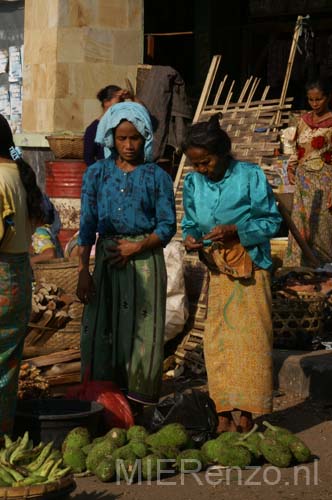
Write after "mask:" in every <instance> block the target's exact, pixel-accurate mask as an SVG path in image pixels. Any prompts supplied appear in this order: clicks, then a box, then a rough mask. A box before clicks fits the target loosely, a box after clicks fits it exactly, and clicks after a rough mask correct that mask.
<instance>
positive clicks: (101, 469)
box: [95, 458, 115, 482]
mask: <svg viewBox="0 0 332 500" xmlns="http://www.w3.org/2000/svg"><path fill="white" fill-rule="evenodd" d="M95 475H96V476H97V478H98V479H100V481H103V482H108V481H112V479H113V478H114V476H115V462H114V460H113V458H103V459H102V460H101V462H100V463H99V464H98V465H97V467H96V470H95Z"/></svg>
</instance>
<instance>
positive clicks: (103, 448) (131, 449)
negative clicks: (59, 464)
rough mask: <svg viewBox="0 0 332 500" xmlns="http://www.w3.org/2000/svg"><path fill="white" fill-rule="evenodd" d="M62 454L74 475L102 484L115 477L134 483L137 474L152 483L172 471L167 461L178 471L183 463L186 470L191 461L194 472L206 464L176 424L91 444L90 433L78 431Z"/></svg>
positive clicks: (120, 432)
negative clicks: (85, 475) (86, 473)
mask: <svg viewBox="0 0 332 500" xmlns="http://www.w3.org/2000/svg"><path fill="white" fill-rule="evenodd" d="M62 453H63V460H64V463H65V465H67V466H69V467H71V469H72V471H73V472H76V473H81V472H83V471H89V472H91V473H93V474H95V475H96V476H97V477H98V478H99V479H100V480H101V481H111V480H113V479H115V478H116V477H117V478H120V479H127V478H128V477H131V479H132V480H134V479H135V476H137V474H138V471H140V473H141V477H142V479H144V480H145V479H149V480H151V479H152V480H153V479H156V478H157V477H158V474H159V473H160V472H162V470H168V469H169V468H170V463H167V460H173V462H172V464H173V467H174V469H175V470H177V469H179V468H180V467H181V459H186V467H187V469H188V468H190V460H193V463H194V466H193V468H194V467H197V461H198V462H199V463H202V464H203V456H202V454H201V452H200V450H197V449H194V443H193V442H192V440H191V438H190V436H189V435H188V433H187V431H186V429H185V428H184V426H183V425H181V424H177V423H175V424H168V425H166V426H164V427H163V428H162V429H160V430H159V431H158V432H156V433H154V434H149V433H148V431H147V430H146V429H145V428H144V427H142V426H140V425H134V426H132V427H130V428H129V429H128V430H127V431H126V430H125V429H120V428H113V429H111V430H110V431H109V432H108V433H107V434H105V435H104V436H102V437H98V438H95V439H94V440H93V441H91V442H90V440H89V433H88V431H87V429H85V428H84V427H76V428H75V429H73V430H71V431H70V432H69V433H68V435H67V437H66V439H65V440H64V442H63V446H62ZM138 462H139V467H138V466H137V463H138ZM188 463H189V465H188Z"/></svg>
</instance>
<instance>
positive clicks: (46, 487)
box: [0, 475, 76, 500]
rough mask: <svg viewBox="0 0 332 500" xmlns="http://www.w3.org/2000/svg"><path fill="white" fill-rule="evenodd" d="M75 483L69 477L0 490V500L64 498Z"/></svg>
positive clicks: (71, 477)
mask: <svg viewBox="0 0 332 500" xmlns="http://www.w3.org/2000/svg"><path fill="white" fill-rule="evenodd" d="M75 488H76V483H75V481H74V479H73V476H71V475H69V476H66V477H64V478H62V479H59V480H58V481H54V482H52V483H45V484H36V485H34V486H19V487H15V488H10V487H2V488H0V498H4V499H6V500H9V499H10V500H24V499H30V498H31V499H33V498H36V499H37V498H38V499H40V500H49V499H51V498H64V497H67V498H68V495H69V494H70V493H71V492H72V491H74V489H75Z"/></svg>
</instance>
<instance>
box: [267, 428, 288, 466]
mask: <svg viewBox="0 0 332 500" xmlns="http://www.w3.org/2000/svg"><path fill="white" fill-rule="evenodd" d="M259 448H260V450H261V452H262V454H263V456H264V458H265V460H267V462H269V463H270V464H271V465H275V466H276V467H288V466H289V465H290V463H291V461H292V453H291V451H290V449H289V448H288V446H285V445H284V444H282V443H280V442H279V441H277V440H276V439H273V438H268V437H265V435H264V436H262V439H261V442H260V444H259Z"/></svg>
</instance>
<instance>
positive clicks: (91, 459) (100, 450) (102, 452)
mask: <svg viewBox="0 0 332 500" xmlns="http://www.w3.org/2000/svg"><path fill="white" fill-rule="evenodd" d="M115 450H116V446H115V444H114V443H113V442H112V440H110V439H104V440H103V441H101V442H99V443H96V444H95V445H94V447H93V448H92V450H90V451H89V453H88V456H87V457H86V467H87V469H88V470H89V471H90V472H93V473H95V470H96V468H97V466H98V465H99V463H100V462H101V460H102V459H103V458H106V457H108V456H112V454H113V452H114V451H115Z"/></svg>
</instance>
